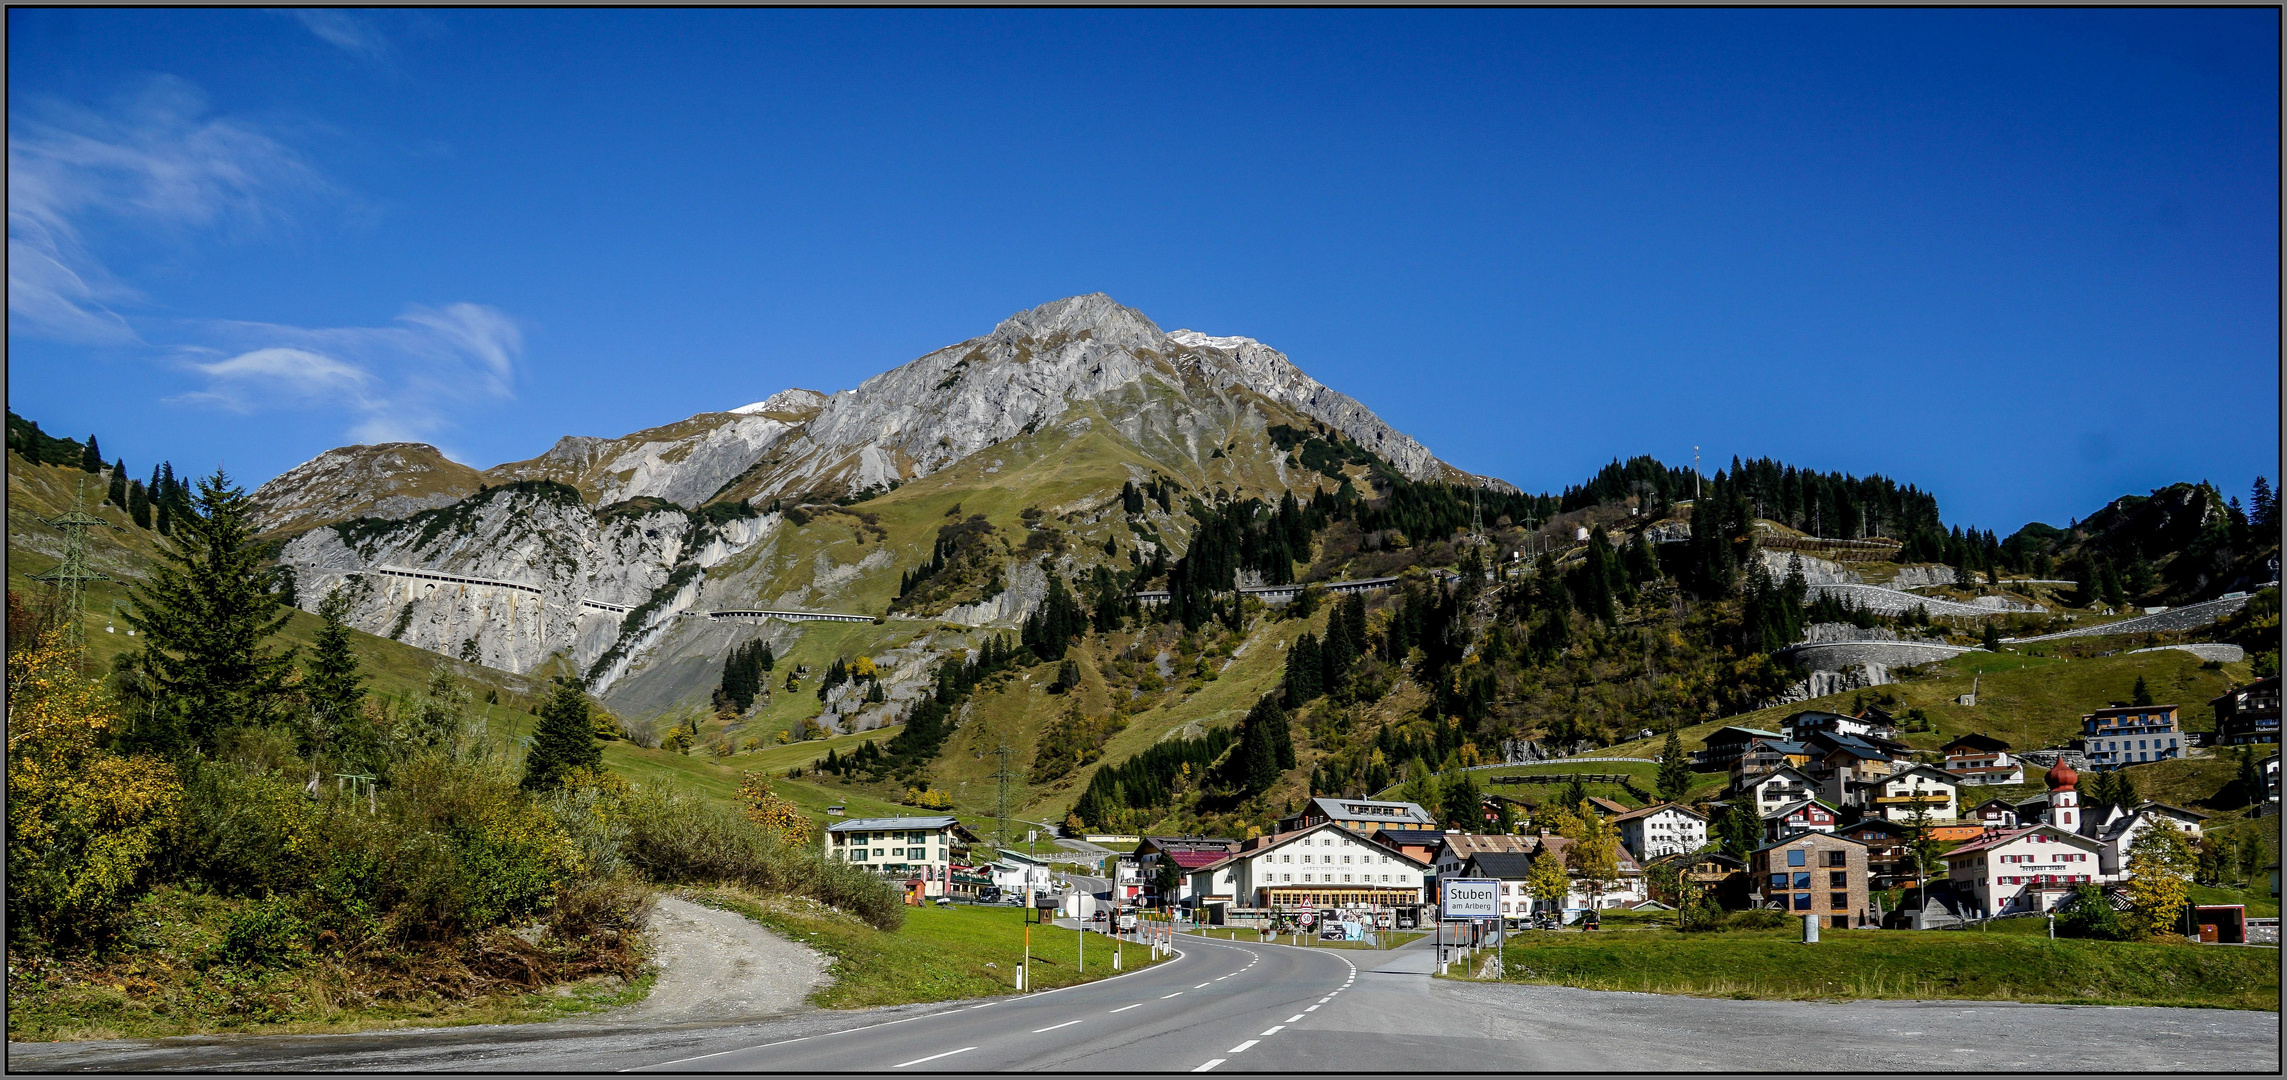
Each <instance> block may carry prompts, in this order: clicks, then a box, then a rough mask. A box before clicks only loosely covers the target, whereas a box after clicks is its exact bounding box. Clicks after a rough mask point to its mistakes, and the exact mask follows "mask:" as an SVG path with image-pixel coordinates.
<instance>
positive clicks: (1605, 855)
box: [1563, 801, 1620, 907]
mask: <svg viewBox="0 0 2287 1080" xmlns="http://www.w3.org/2000/svg"><path fill="white" fill-rule="evenodd" d="M1570 824H1571V831H1570V832H1567V833H1564V834H1563V835H1564V837H1565V839H1567V840H1570V841H1572V843H1571V844H1569V845H1567V846H1566V848H1565V852H1564V864H1565V869H1567V870H1570V871H1572V873H1573V876H1575V877H1578V878H1579V879H1580V886H1581V889H1582V891H1584V892H1586V893H1587V894H1588V906H1590V907H1596V906H1597V901H1598V900H1599V899H1601V898H1602V897H1603V896H1604V890H1606V889H1608V888H1610V887H1611V885H1612V882H1613V881H1615V880H1617V879H1618V878H1619V876H1620V838H1619V837H1618V836H1616V835H1614V833H1613V831H1612V823H1611V822H1608V821H1606V820H1604V815H1602V814H1599V813H1597V812H1596V807H1594V806H1593V805H1591V804H1589V803H1587V802H1585V801H1584V802H1582V803H1581V804H1580V813H1579V814H1577V815H1574V816H1573V818H1572V821H1571V823H1570Z"/></svg>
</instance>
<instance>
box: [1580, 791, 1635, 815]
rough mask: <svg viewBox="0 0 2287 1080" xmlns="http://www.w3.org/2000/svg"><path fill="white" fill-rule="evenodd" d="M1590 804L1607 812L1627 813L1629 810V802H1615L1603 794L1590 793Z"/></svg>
mask: <svg viewBox="0 0 2287 1080" xmlns="http://www.w3.org/2000/svg"><path fill="white" fill-rule="evenodd" d="M1588 805H1590V806H1593V807H1595V808H1597V809H1598V810H1602V811H1604V812H1605V813H1607V814H1625V813H1627V812H1628V804H1626V803H1620V802H1614V801H1612V800H1610V799H1607V798H1605V797H1603V796H1601V795H1590V796H1589V797H1588Z"/></svg>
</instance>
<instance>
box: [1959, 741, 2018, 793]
mask: <svg viewBox="0 0 2287 1080" xmlns="http://www.w3.org/2000/svg"><path fill="white" fill-rule="evenodd" d="M1944 749H1945V753H1946V763H1945V771H1946V774H1947V775H1949V776H1951V777H1953V778H1954V779H1955V780H1956V781H1958V782H1960V783H1963V784H2022V783H2024V782H2025V763H2024V762H2021V761H2018V760H2017V759H2016V758H2013V757H2011V756H2009V744H2008V743H2005V742H2002V741H2001V740H1999V739H1996V738H1993V737H1992V736H1990V735H1978V734H1975V733H1972V734H1968V735H1962V736H1959V737H1957V738H1955V739H1954V740H1953V741H1952V742H1949V743H1947V744H1946V745H1945V748H1944Z"/></svg>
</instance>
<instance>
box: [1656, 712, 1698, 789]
mask: <svg viewBox="0 0 2287 1080" xmlns="http://www.w3.org/2000/svg"><path fill="white" fill-rule="evenodd" d="M1690 790H1691V761H1690V759H1688V758H1686V757H1685V756H1684V750H1683V736H1681V735H1678V734H1676V727H1675V725H1674V724H1669V725H1668V741H1667V743H1666V744H1665V745H1663V746H1661V747H1660V773H1659V791H1660V800H1661V801H1662V802H1676V801H1678V800H1680V799H1682V798H1683V797H1684V793H1685V792H1687V791H1690Z"/></svg>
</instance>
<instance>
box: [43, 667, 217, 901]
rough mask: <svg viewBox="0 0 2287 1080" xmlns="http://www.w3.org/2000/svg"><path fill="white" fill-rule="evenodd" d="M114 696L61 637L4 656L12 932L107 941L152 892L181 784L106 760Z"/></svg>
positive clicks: (144, 759) (168, 770) (156, 767)
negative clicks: (136, 904)
mask: <svg viewBox="0 0 2287 1080" xmlns="http://www.w3.org/2000/svg"><path fill="white" fill-rule="evenodd" d="M118 722H119V714H118V709H117V706H116V704H115V703H114V702H113V701H112V700H111V695H110V694H109V693H108V692H107V691H105V690H104V688H103V686H102V685H101V684H99V683H97V682H96V681H95V680H93V679H90V678H88V677H87V676H85V675H83V674H81V673H80V670H79V657H78V654H77V651H76V650H74V649H72V648H70V647H68V646H67V645H65V643H64V640H63V636H62V634H61V632H60V631H51V632H48V633H46V634H43V635H41V637H40V639H39V640H38V642H37V643H36V644H34V645H32V646H31V647H29V648H25V649H19V650H16V651H14V652H11V653H9V654H8V932H9V934H10V936H11V937H14V938H17V939H19V940H21V939H26V938H32V939H39V940H44V941H46V942H48V943H50V944H52V945H58V946H69V945H77V944H83V943H91V942H100V941H103V940H105V939H108V938H109V937H111V936H112V935H113V934H114V933H115V932H116V931H117V929H118V922H119V919H120V917H121V916H122V915H123V914H124V913H125V912H126V910H127V908H128V906H129V905H130V904H132V903H133V902H134V901H135V899H136V897H137V896H139V895H140V894H141V892H142V890H143V888H144V887H145V886H146V885H147V884H148V878H149V873H150V869H151V865H152V862H153V857H154V856H155V855H156V854H157V853H158V846H159V842H160V839H161V837H162V836H163V835H164V834H165V832H166V830H167V828H168V827H169V826H170V825H171V824H173V822H174V819H175V815H176V813H177V811H178V809H179V808H180V805H181V798H182V784H181V782H180V780H179V779H178V778H177V777H176V775H175V770H174V768H173V767H172V766H170V765H168V764H167V763H166V762H165V761H162V760H160V759H158V758H155V757H149V756H146V755H140V754H138V755H136V756H133V757H121V756H120V755H118V754H114V753H111V752H109V751H107V750H104V749H103V748H102V746H101V742H102V739H103V735H104V733H105V732H106V731H109V730H110V729H111V728H112V727H114V726H115V725H116V724H117V723H118Z"/></svg>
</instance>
